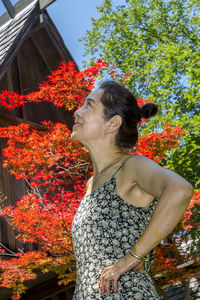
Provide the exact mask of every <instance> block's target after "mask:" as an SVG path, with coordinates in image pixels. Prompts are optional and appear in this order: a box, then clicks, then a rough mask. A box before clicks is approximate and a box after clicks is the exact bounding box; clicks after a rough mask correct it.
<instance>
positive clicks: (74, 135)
mask: <svg viewBox="0 0 200 300" xmlns="http://www.w3.org/2000/svg"><path fill="white" fill-rule="evenodd" d="M71 140H73V141H78V142H80V139H79V138H78V134H77V133H76V131H72V133H71Z"/></svg>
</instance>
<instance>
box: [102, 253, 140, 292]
mask: <svg viewBox="0 0 200 300" xmlns="http://www.w3.org/2000/svg"><path fill="white" fill-rule="evenodd" d="M133 268H134V269H136V270H137V271H138V272H141V273H143V272H144V271H143V264H142V262H141V261H140V260H138V259H135V258H134V257H132V256H131V255H130V254H129V253H128V254H126V255H125V256H124V257H122V258H121V259H119V260H118V261H117V262H116V263H114V265H112V266H109V267H106V268H105V269H104V270H103V272H102V274H101V277H100V279H99V287H100V295H102V294H104V293H105V292H106V296H109V295H110V284H111V281H112V280H113V289H114V292H115V293H117V290H118V287H117V281H118V279H119V278H120V276H121V275H123V274H125V273H126V272H128V271H129V270H131V269H133Z"/></svg>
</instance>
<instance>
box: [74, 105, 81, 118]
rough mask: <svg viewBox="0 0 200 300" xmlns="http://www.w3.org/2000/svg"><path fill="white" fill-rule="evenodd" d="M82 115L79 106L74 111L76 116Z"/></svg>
mask: <svg viewBox="0 0 200 300" xmlns="http://www.w3.org/2000/svg"><path fill="white" fill-rule="evenodd" d="M80 115H81V107H79V108H78V109H77V110H76V111H75V112H74V117H78V116H80Z"/></svg>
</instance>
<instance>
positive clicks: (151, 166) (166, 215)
mask: <svg viewBox="0 0 200 300" xmlns="http://www.w3.org/2000/svg"><path fill="white" fill-rule="evenodd" d="M132 164H134V171H133V169H132V172H133V173H134V174H133V175H132V178H134V179H135V181H136V183H137V184H138V186H139V187H140V188H141V189H142V190H144V191H145V192H147V193H149V194H151V195H153V196H155V197H157V198H158V204H157V206H156V208H155V210H154V213H153V215H152V217H151V220H150V222H149V224H148V226H147V228H146V230H145V231H144V233H143V234H142V236H141V237H140V239H139V240H138V241H137V243H136V244H135V245H133V247H132V251H133V252H135V253H136V254H137V255H138V256H141V257H143V256H145V255H146V254H147V253H149V251H150V250H151V249H152V248H154V247H155V246H156V245H158V244H159V242H160V241H161V240H163V239H164V238H165V237H166V236H167V235H168V234H169V233H171V232H172V230H173V229H174V227H175V226H176V225H177V223H178V222H179V220H180V219H181V217H182V216H183V214H184V212H185V210H186V209H187V207H188V204H189V202H190V200H191V198H192V194H193V187H192V185H191V184H190V183H189V182H187V181H186V180H185V179H184V178H182V177H181V176H179V175H178V174H176V173H174V172H172V171H169V170H167V169H165V168H162V167H160V166H159V165H158V164H156V163H155V162H154V161H152V160H150V159H147V158H145V157H143V156H138V157H137V159H136V160H135V161H134V162H132ZM129 173H130V171H129Z"/></svg>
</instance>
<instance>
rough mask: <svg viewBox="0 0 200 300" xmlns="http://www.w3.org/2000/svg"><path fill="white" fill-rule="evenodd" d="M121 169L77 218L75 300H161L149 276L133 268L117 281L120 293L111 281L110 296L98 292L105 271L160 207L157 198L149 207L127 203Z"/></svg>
mask: <svg viewBox="0 0 200 300" xmlns="http://www.w3.org/2000/svg"><path fill="white" fill-rule="evenodd" d="M120 168H121V167H120ZM120 168H119V169H120ZM119 169H118V170H119ZM118 170H117V171H116V172H115V174H114V175H113V176H112V177H111V178H110V179H109V180H107V181H106V182H105V183H104V184H103V185H102V186H101V187H99V188H98V189H97V190H95V191H94V192H92V193H91V194H90V195H85V196H84V197H83V199H82V201H81V204H80V206H79V208H78V210H77V212H76V215H75V217H74V220H73V224H72V238H73V246H74V251H75V256H76V269H77V275H76V276H77V277H76V288H75V292H74V296H73V300H96V299H99V300H100V299H105V300H132V299H135V300H144V299H148V300H156V299H161V297H160V296H159V295H158V293H157V292H156V290H155V287H154V285H153V282H152V280H151V278H150V277H149V275H147V274H142V273H139V272H137V271H136V270H134V269H132V270H130V271H129V272H127V273H126V274H124V275H122V276H121V277H120V278H119V279H118V292H117V293H114V291H113V287H112V281H111V293H110V296H106V294H103V295H100V293H99V285H98V281H99V278H100V275H101V274H102V271H103V270H104V268H105V267H108V266H110V265H112V264H114V263H115V262H116V261H117V260H118V259H120V258H122V257H123V256H124V255H125V254H126V253H127V252H128V249H130V248H131V247H132V246H133V245H134V244H135V243H136V242H137V240H138V239H139V237H140V236H141V235H142V233H143V231H144V230H145V228H146V226H147V224H148V222H149V220H150V218H151V215H152V213H153V210H154V208H155V206H156V204H157V199H156V198H155V199H154V200H153V202H152V203H151V204H150V205H149V206H148V207H134V206H133V205H131V204H128V203H127V202H125V201H124V200H123V199H122V198H121V197H120V196H119V194H118V192H117V187H116V179H115V175H116V173H117V172H118Z"/></svg>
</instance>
